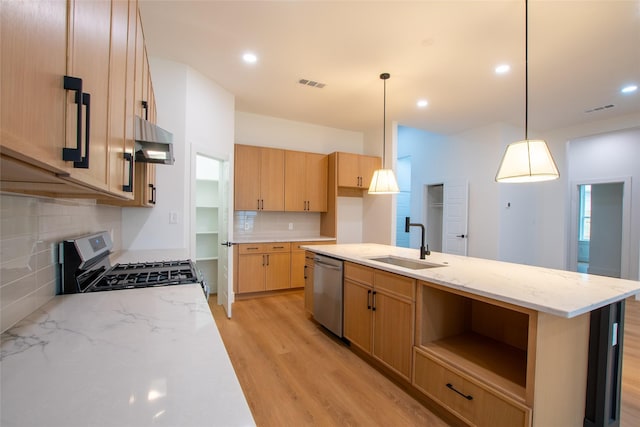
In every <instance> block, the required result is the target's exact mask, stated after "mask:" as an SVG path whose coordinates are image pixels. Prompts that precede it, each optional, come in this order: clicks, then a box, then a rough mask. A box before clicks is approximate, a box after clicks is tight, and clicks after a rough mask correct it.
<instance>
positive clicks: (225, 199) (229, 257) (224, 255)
mask: <svg viewBox="0 0 640 427" xmlns="http://www.w3.org/2000/svg"><path fill="white" fill-rule="evenodd" d="M229 169H230V168H229V162H228V161H224V162H223V163H222V167H221V168H220V181H219V182H220V201H221V203H220V215H219V216H218V219H219V221H220V228H219V230H220V242H221V243H220V248H219V252H218V304H221V305H222V306H223V307H224V310H225V312H226V313H227V317H228V318H231V305H232V304H233V298H234V294H233V254H232V252H231V243H230V242H229V239H230V236H232V230H231V227H232V226H233V222H232V221H230V220H229V218H231V215H233V211H232V210H231V209H232V208H231V206H233V205H232V203H231V192H230V190H229V175H230V171H229Z"/></svg>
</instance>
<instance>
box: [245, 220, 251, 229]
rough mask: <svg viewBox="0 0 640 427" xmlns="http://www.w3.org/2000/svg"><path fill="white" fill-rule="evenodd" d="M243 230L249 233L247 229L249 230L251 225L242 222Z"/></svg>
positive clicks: (247, 222)
mask: <svg viewBox="0 0 640 427" xmlns="http://www.w3.org/2000/svg"><path fill="white" fill-rule="evenodd" d="M244 229H245V231H249V229H251V224H249V221H245V222H244Z"/></svg>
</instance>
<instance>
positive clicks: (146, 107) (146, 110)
mask: <svg viewBox="0 0 640 427" xmlns="http://www.w3.org/2000/svg"><path fill="white" fill-rule="evenodd" d="M142 109H143V110H144V119H145V120H149V103H148V102H147V101H142Z"/></svg>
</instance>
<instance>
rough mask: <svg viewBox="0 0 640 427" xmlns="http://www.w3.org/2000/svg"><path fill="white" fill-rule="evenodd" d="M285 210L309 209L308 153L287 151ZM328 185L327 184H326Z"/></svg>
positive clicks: (285, 161)
mask: <svg viewBox="0 0 640 427" xmlns="http://www.w3.org/2000/svg"><path fill="white" fill-rule="evenodd" d="M284 165H285V168H284V183H285V185H284V210H285V211H290V212H303V211H306V210H307V205H306V202H307V179H308V178H307V174H306V170H305V169H306V153H303V152H300V151H286V152H285V158H284ZM325 187H326V186H325Z"/></svg>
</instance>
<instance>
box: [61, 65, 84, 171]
mask: <svg viewBox="0 0 640 427" xmlns="http://www.w3.org/2000/svg"><path fill="white" fill-rule="evenodd" d="M63 85H64V89H65V90H72V91H75V93H76V98H75V103H76V104H77V105H78V121H77V126H76V148H66V147H65V148H63V149H62V160H64V161H65V162H79V161H80V160H82V149H81V148H80V147H82V79H80V78H78V77H71V76H64V81H63Z"/></svg>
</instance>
